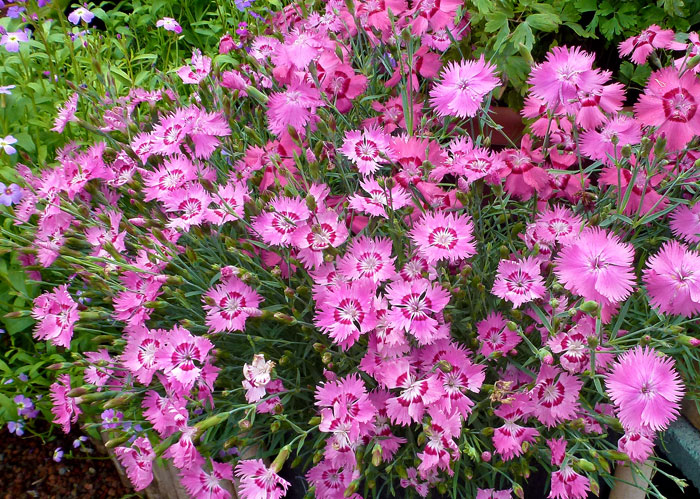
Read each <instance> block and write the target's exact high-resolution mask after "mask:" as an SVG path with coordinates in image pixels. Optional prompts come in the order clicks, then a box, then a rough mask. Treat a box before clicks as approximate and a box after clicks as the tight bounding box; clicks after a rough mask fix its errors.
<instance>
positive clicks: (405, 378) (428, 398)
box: [383, 359, 445, 426]
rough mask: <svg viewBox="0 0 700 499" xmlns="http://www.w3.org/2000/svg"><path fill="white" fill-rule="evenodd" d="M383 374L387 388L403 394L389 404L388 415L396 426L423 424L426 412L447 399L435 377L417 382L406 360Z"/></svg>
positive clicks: (434, 375) (387, 367) (400, 361)
mask: <svg viewBox="0 0 700 499" xmlns="http://www.w3.org/2000/svg"><path fill="white" fill-rule="evenodd" d="M383 370H384V377H385V381H386V385H387V388H390V389H393V388H398V389H400V390H401V392H400V393H399V394H398V395H397V396H395V397H391V398H389V399H387V401H386V412H387V415H388V416H389V418H390V419H391V421H392V422H393V423H395V424H400V425H403V426H408V425H410V424H411V422H416V423H420V422H421V421H422V420H423V415H424V414H425V411H426V408H427V407H430V406H431V405H432V404H434V403H435V402H437V401H438V400H440V398H441V397H444V396H445V392H444V391H443V389H442V383H441V382H440V380H439V379H438V377H437V375H436V374H431V375H429V376H426V377H424V378H418V377H417V376H416V375H415V374H414V373H413V370H412V369H411V368H410V366H409V365H408V362H407V361H405V359H400V360H399V361H394V362H391V363H388V365H384V366H383Z"/></svg>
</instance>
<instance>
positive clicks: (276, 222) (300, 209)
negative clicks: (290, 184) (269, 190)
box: [253, 197, 310, 246]
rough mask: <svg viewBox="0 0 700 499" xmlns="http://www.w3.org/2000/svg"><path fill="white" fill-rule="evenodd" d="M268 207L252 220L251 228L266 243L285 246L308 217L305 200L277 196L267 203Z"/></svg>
mask: <svg viewBox="0 0 700 499" xmlns="http://www.w3.org/2000/svg"><path fill="white" fill-rule="evenodd" d="M268 206H269V209H268V210H267V211H264V212H263V213H261V214H260V215H258V216H257V217H256V218H255V220H254V221H253V229H254V230H255V232H257V233H258V235H259V236H260V239H262V240H263V241H264V242H266V243H268V244H274V245H278V246H286V245H288V244H289V243H290V242H291V236H292V233H293V232H294V231H295V230H296V229H297V227H299V226H300V225H302V224H303V223H304V222H306V220H307V219H308V218H309V215H310V213H309V209H308V208H307V206H306V201H305V200H304V199H301V198H287V197H278V198H276V199H273V200H272V201H271V202H270V203H268Z"/></svg>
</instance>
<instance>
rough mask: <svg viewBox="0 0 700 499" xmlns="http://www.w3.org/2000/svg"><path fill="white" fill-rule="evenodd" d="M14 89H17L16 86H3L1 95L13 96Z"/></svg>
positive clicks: (0, 88)
mask: <svg viewBox="0 0 700 499" xmlns="http://www.w3.org/2000/svg"><path fill="white" fill-rule="evenodd" d="M13 88H15V85H5V86H2V87H0V94H5V95H12V89H13Z"/></svg>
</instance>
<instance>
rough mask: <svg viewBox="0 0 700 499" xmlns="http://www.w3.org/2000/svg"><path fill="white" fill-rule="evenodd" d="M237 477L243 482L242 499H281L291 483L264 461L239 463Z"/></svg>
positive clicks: (246, 460)
mask: <svg viewBox="0 0 700 499" xmlns="http://www.w3.org/2000/svg"><path fill="white" fill-rule="evenodd" d="M236 476H237V477H238V478H239V479H240V481H241V484H240V487H239V488H238V492H239V493H240V495H241V497H242V499H280V498H281V497H284V496H285V494H286V493H287V488H288V487H289V482H288V481H287V480H285V479H284V478H282V477H280V476H279V475H278V474H277V472H276V471H274V470H273V469H271V468H268V467H267V466H265V463H264V462H263V460H262V459H245V460H243V461H239V462H238V464H237V465H236ZM343 491H345V488H343Z"/></svg>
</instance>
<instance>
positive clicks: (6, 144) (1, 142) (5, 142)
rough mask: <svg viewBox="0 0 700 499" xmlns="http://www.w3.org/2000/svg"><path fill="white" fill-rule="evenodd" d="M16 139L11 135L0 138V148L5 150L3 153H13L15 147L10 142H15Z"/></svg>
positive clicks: (15, 150)
mask: <svg viewBox="0 0 700 499" xmlns="http://www.w3.org/2000/svg"><path fill="white" fill-rule="evenodd" d="M16 143H17V139H16V138H14V137H13V136H12V135H6V136H5V137H4V138H0V149H2V150H4V151H5V154H14V153H16V152H17V149H15V148H14V147H12V144H16Z"/></svg>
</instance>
